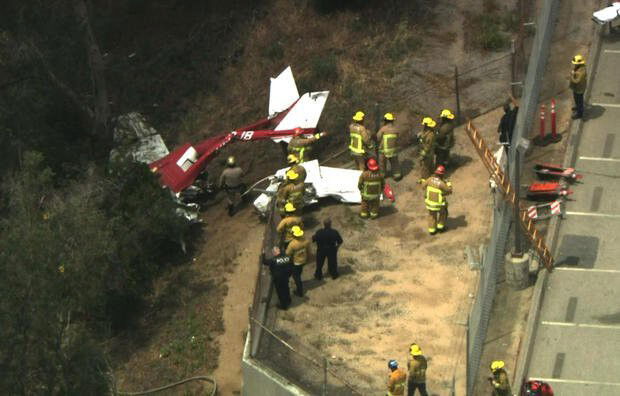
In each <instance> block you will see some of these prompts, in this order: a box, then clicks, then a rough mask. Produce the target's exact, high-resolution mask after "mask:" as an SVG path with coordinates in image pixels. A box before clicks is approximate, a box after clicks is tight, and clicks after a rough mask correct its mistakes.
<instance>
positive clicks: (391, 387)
mask: <svg viewBox="0 0 620 396" xmlns="http://www.w3.org/2000/svg"><path fill="white" fill-rule="evenodd" d="M388 368H389V369H390V373H389V374H388V382H387V396H402V395H404V394H405V383H406V382H407V373H405V370H403V369H401V368H398V362H397V361H396V360H394V359H392V360H390V361H389V362H388Z"/></svg>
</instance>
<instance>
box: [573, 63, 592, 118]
mask: <svg viewBox="0 0 620 396" xmlns="http://www.w3.org/2000/svg"><path fill="white" fill-rule="evenodd" d="M572 63H573V70H571V73H570V89H572V90H573V99H574V100H575V107H573V119H576V118H583V95H584V93H585V92H586V88H587V85H588V73H587V71H586V60H585V58H584V57H583V56H581V55H575V56H574V57H573V61H572Z"/></svg>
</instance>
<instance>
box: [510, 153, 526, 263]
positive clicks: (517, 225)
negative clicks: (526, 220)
mask: <svg viewBox="0 0 620 396" xmlns="http://www.w3.org/2000/svg"><path fill="white" fill-rule="evenodd" d="M520 154H521V153H520V152H519V149H518V148H517V149H516V150H515V158H514V167H515V173H514V179H513V180H514V182H513V183H514V185H513V188H514V189H515V204H514V230H515V246H514V250H513V251H512V257H517V258H520V257H523V246H522V243H521V221H520V220H519V219H520V216H521V213H520V208H519V200H520V198H519V190H520V186H519V183H520V178H521V177H520V175H519V173H520V172H521V155H520Z"/></svg>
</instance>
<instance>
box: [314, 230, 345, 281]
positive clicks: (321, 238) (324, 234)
mask: <svg viewBox="0 0 620 396" xmlns="http://www.w3.org/2000/svg"><path fill="white" fill-rule="evenodd" d="M312 242H314V243H316V271H315V272H314V278H315V279H319V280H320V279H323V264H325V259H326V258H327V269H328V271H329V274H330V275H331V276H332V279H336V278H338V276H339V274H338V248H339V247H340V245H342V237H341V236H340V233H338V231H336V230H334V229H333V228H332V221H331V220H330V219H326V220H325V221H324V222H323V228H322V229H320V230H318V231H317V232H316V233H315V234H314V235H313V236H312Z"/></svg>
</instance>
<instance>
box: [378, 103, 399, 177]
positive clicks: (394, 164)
mask: <svg viewBox="0 0 620 396" xmlns="http://www.w3.org/2000/svg"><path fill="white" fill-rule="evenodd" d="M395 119H396V118H395V117H394V114H392V113H386V114H385V115H384V116H383V126H382V127H381V128H380V129H379V132H377V141H378V142H379V166H380V167H381V169H383V172H384V173H385V174H386V175H387V163H388V161H389V162H390V168H391V171H392V177H393V178H394V180H397V181H398V180H400V179H402V177H403V176H402V172H401V169H400V164H399V163H398V136H399V134H400V131H399V130H398V129H396V127H395V126H394V120H395Z"/></svg>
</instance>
